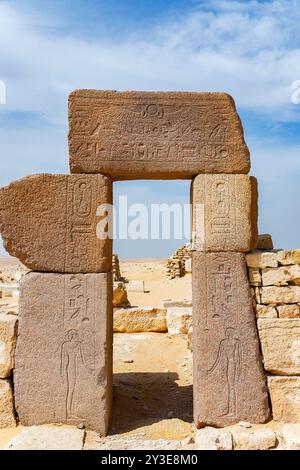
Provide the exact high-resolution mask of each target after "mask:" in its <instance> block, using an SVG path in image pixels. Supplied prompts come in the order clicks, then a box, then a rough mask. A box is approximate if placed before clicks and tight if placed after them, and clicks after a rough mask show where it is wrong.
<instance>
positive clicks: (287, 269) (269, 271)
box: [262, 264, 300, 286]
mask: <svg viewBox="0 0 300 470" xmlns="http://www.w3.org/2000/svg"><path fill="white" fill-rule="evenodd" d="M288 283H292V284H296V285H300V266H299V265H298V264H294V265H293V266H281V267H278V268H266V269H263V270H262V285H263V286H281V285H287V284H288Z"/></svg>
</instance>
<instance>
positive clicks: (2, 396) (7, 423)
mask: <svg viewBox="0 0 300 470" xmlns="http://www.w3.org/2000/svg"><path fill="white" fill-rule="evenodd" d="M15 426H16V418H15V414H14V399H13V389H12V386H11V382H10V381H9V380H7V379H6V380H4V379H0V428H12V427H15Z"/></svg>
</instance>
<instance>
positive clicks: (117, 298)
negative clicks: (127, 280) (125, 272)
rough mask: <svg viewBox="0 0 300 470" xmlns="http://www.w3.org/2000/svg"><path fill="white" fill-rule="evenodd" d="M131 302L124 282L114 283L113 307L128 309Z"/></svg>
mask: <svg viewBox="0 0 300 470" xmlns="http://www.w3.org/2000/svg"><path fill="white" fill-rule="evenodd" d="M129 305H130V302H129V300H128V297H127V290H126V285H125V284H124V282H114V285H113V307H128V306H129Z"/></svg>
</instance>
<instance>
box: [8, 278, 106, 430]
mask: <svg viewBox="0 0 300 470" xmlns="http://www.w3.org/2000/svg"><path fill="white" fill-rule="evenodd" d="M14 386H15V401H16V410H17V412H18V415H19V419H20V422H21V424H23V425H25V426H31V425H34V424H46V423H66V424H72V425H78V424H81V423H83V424H84V426H86V427H87V428H89V429H92V430H95V431H97V432H99V433H100V434H101V435H104V434H106V433H107V430H108V427H109V423H110V416H111V406H112V403H111V402H112V276H111V273H104V274H77V275H69V274H42V273H34V272H32V273H29V274H27V275H26V276H24V277H23V279H22V281H21V298H20V312H19V335H18V340H17V348H16V356H15V370H14Z"/></svg>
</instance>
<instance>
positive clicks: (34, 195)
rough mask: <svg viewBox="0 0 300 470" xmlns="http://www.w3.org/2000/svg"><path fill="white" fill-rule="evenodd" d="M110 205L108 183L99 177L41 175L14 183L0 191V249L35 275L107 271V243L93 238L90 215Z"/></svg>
mask: <svg viewBox="0 0 300 470" xmlns="http://www.w3.org/2000/svg"><path fill="white" fill-rule="evenodd" d="M111 202H112V184H111V181H110V179H109V178H107V177H106V176H103V175H49V174H41V175H33V176H29V177H27V178H23V179H21V180H18V181H15V182H13V183H11V184H10V185H9V186H7V187H5V188H2V189H1V190H0V232H1V234H2V237H3V241H4V246H5V248H6V250H7V251H8V252H9V253H10V254H11V255H12V256H16V257H17V258H19V259H20V260H21V261H22V263H24V264H25V265H26V266H27V267H28V268H30V269H32V270H36V271H49V272H62V273H79V272H91V273H92V272H106V271H109V270H110V269H111V257H112V240H111V239H110V238H106V239H100V238H98V236H97V233H96V228H97V224H98V222H99V223H100V222H101V220H102V219H100V217H97V215H96V211H97V207H98V206H100V205H101V204H107V203H111ZM102 215H103V216H104V215H105V214H102Z"/></svg>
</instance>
